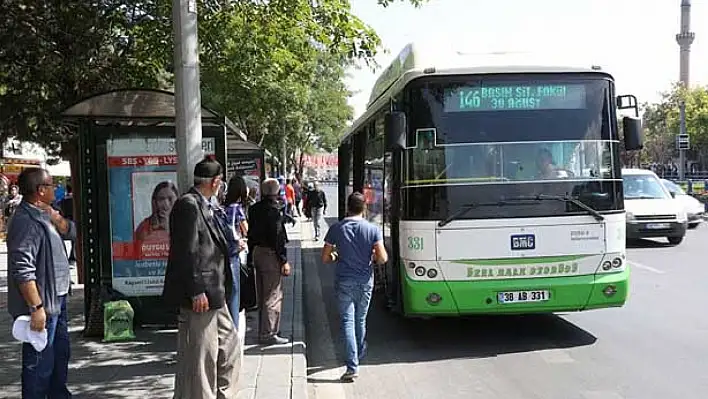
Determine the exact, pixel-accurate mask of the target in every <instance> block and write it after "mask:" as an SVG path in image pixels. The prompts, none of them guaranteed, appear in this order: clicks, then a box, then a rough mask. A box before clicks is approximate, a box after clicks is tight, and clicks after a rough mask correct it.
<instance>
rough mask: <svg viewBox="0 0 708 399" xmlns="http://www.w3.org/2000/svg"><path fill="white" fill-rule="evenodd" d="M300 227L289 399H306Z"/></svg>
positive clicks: (294, 291)
mask: <svg viewBox="0 0 708 399" xmlns="http://www.w3.org/2000/svg"><path fill="white" fill-rule="evenodd" d="M298 224H299V225H300V226H299V227H300V259H299V260H300V261H299V262H297V266H296V268H295V273H294V276H293V277H294V278H295V281H294V282H293V302H294V303H293V359H292V372H291V376H292V377H291V378H292V385H291V392H290V397H291V398H292V399H307V344H306V343H305V339H306V335H305V309H304V307H305V300H304V296H303V288H302V286H303V281H304V279H303V270H304V268H303V261H304V255H303V252H302V239H303V236H304V234H303V224H302V221H298Z"/></svg>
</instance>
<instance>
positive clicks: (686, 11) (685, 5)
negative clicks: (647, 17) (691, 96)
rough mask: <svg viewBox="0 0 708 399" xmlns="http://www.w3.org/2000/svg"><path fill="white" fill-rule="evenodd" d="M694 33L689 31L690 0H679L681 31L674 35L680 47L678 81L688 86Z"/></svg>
mask: <svg viewBox="0 0 708 399" xmlns="http://www.w3.org/2000/svg"><path fill="white" fill-rule="evenodd" d="M695 38H696V34H695V33H693V32H691V0H681V32H680V33H679V34H677V35H676V42H677V43H678V45H679V47H680V48H681V59H680V71H681V72H680V76H679V81H680V82H681V84H682V85H684V86H686V87H688V78H689V69H690V61H691V44H692V43H693V40H694V39H695Z"/></svg>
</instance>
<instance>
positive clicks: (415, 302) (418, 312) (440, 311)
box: [403, 269, 629, 316]
mask: <svg viewBox="0 0 708 399" xmlns="http://www.w3.org/2000/svg"><path fill="white" fill-rule="evenodd" d="M628 282H629V269H625V270H624V271H621V272H618V273H610V274H596V275H586V276H573V277H552V278H529V279H506V280H474V281H432V282H431V281H415V280H411V279H410V278H408V277H406V278H405V281H404V286H403V301H404V311H405V314H406V315H409V316H460V315H472V314H490V313H504V314H521V313H550V312H575V311H582V310H588V309H600V308H608V307H619V306H623V305H624V303H625V301H626V300H627V294H628ZM512 291H547V292H548V293H549V294H550V295H549V298H548V299H546V300H543V301H538V302H522V303H501V302H500V301H499V299H498V296H499V293H500V292H512Z"/></svg>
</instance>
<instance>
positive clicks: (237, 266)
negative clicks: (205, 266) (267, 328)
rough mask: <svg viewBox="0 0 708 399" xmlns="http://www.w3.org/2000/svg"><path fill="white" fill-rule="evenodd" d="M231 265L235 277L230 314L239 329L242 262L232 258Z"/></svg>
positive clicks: (230, 301)
mask: <svg viewBox="0 0 708 399" xmlns="http://www.w3.org/2000/svg"><path fill="white" fill-rule="evenodd" d="M229 263H231V273H232V274H233V276H234V278H233V280H234V283H233V287H232V293H231V299H230V300H229V313H231V318H232V319H233V320H234V327H236V329H238V314H239V310H240V309H239V308H240V306H241V261H240V259H239V257H238V255H236V256H232V257H231V261H230V262H229Z"/></svg>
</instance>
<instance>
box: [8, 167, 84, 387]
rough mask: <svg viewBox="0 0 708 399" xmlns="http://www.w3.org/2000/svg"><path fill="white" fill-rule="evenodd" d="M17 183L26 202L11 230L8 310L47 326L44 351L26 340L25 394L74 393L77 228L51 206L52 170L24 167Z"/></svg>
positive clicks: (36, 326)
mask: <svg viewBox="0 0 708 399" xmlns="http://www.w3.org/2000/svg"><path fill="white" fill-rule="evenodd" d="M18 186H19V189H20V193H21V194H22V202H21V203H20V205H19V206H18V207H17V209H16V210H15V214H14V216H13V217H12V219H11V221H10V225H9V227H8V232H7V258H8V259H7V260H8V301H7V302H8V310H9V312H10V314H11V315H12V317H13V318H17V317H19V316H22V315H29V316H30V318H31V321H30V328H31V329H32V330H34V331H38V332H41V331H43V330H46V332H47V345H46V347H45V348H44V349H43V350H42V351H41V352H38V351H37V350H35V348H34V347H33V346H32V345H31V344H29V343H25V344H23V346H22V397H23V398H25V399H32V398H42V399H43V398H45V397H50V398H70V397H71V393H70V392H69V389H68V388H67V376H68V369H69V356H70V352H71V350H70V341H69V330H68V315H67V310H66V301H67V294H68V293H69V288H70V283H71V276H70V271H69V270H70V269H69V259H68V257H67V253H66V248H65V247H64V240H75V239H76V228H75V226H74V223H73V222H72V221H70V220H68V219H65V218H64V217H62V216H61V214H60V213H59V212H58V211H57V210H55V209H54V208H52V206H51V204H52V203H53V202H54V182H53V181H52V176H51V175H50V174H49V172H47V171H46V170H44V169H40V168H28V169H25V170H23V171H22V173H20V176H19V177H18Z"/></svg>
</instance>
